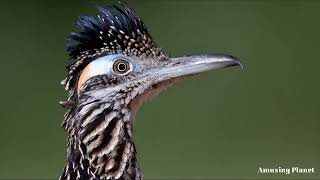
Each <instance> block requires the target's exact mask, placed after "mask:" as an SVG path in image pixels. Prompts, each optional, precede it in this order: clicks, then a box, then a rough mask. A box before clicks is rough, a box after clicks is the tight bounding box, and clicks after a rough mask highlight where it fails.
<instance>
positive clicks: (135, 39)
mask: <svg viewBox="0 0 320 180" xmlns="http://www.w3.org/2000/svg"><path fill="white" fill-rule="evenodd" d="M120 4H121V7H118V6H115V5H109V6H107V7H105V8H104V7H101V6H99V5H97V9H98V10H99V12H98V14H97V15H96V16H81V17H80V18H79V20H78V21H77V22H76V26H77V27H78V28H80V29H81V31H80V32H73V33H71V34H70V36H69V40H70V43H69V44H68V45H67V51H68V53H69V56H70V60H69V62H68V63H67V65H66V67H67V69H68V71H69V73H68V77H67V78H66V79H65V80H64V81H63V82H62V84H63V85H65V86H66V90H70V89H73V88H74V87H75V82H76V80H77V78H78V75H79V72H80V71H81V70H82V69H83V68H84V67H85V66H86V65H87V64H88V63H90V62H91V61H93V60H94V59H96V58H98V57H100V56H104V55H109V54H116V53H123V54H126V55H129V56H138V57H143V56H145V57H152V58H155V57H156V58H159V59H166V55H164V54H163V53H162V52H161V50H160V49H159V48H158V47H157V46H156V44H155V42H154V41H153V40H152V38H151V36H150V34H149V32H148V30H147V28H146V26H145V25H144V23H143V22H142V20H141V19H140V17H139V16H138V15H137V14H136V13H135V11H134V10H133V9H131V8H130V7H129V6H128V5H127V4H125V3H123V2H120Z"/></svg>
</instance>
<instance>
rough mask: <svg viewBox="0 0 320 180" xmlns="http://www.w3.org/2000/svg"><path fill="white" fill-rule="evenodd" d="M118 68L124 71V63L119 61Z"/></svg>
mask: <svg viewBox="0 0 320 180" xmlns="http://www.w3.org/2000/svg"><path fill="white" fill-rule="evenodd" d="M118 70H119V71H125V70H126V65H125V64H124V63H119V64H118Z"/></svg>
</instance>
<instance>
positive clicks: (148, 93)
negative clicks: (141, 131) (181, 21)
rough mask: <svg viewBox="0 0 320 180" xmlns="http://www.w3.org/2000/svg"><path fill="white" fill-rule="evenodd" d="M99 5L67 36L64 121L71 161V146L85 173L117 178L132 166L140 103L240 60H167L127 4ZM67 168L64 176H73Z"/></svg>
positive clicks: (212, 57)
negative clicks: (67, 56) (133, 132)
mask: <svg viewBox="0 0 320 180" xmlns="http://www.w3.org/2000/svg"><path fill="white" fill-rule="evenodd" d="M97 8H98V10H99V12H98V14H97V15H96V16H81V17H80V18H79V20H78V21H77V22H76V25H77V27H79V28H80V29H81V31H80V32H75V33H71V35H70V36H69V39H70V43H69V45H68V46H67V50H68V52H69V55H70V60H69V62H68V64H67V69H68V77H67V78H66V79H65V80H64V81H63V84H64V85H65V88H66V90H68V91H69V99H68V101H67V102H66V103H63V104H64V105H65V106H68V107H69V111H68V113H67V114H66V116H65V122H64V126H65V128H66V130H67V131H68V139H69V156H70V157H69V159H70V158H71V160H69V161H72V162H75V161H76V159H77V158H76V155H72V151H73V150H80V153H79V156H80V158H79V157H78V160H77V161H80V160H79V159H82V160H83V161H84V162H83V163H84V165H83V166H88V167H89V168H88V169H89V171H90V172H89V171H86V172H84V173H86V174H87V175H90V174H91V175H92V176H93V175H94V176H97V177H107V178H115V179H117V178H119V177H121V176H122V175H123V172H124V171H125V170H124V169H125V168H128V167H129V168H130V167H131V166H130V165H126V164H127V163H129V164H130V163H132V164H135V162H132V159H134V155H132V154H131V155H128V156H125V153H124V152H135V149H134V146H133V142H132V121H133V119H134V116H135V113H136V112H137V111H138V109H139V107H140V106H141V105H142V104H143V103H144V102H146V101H147V100H149V99H151V98H152V97H154V96H156V95H158V94H159V93H160V92H162V91H163V90H165V89H166V88H167V87H169V86H170V85H172V84H174V82H176V81H178V80H180V79H183V78H186V77H189V76H192V75H195V74H199V73H202V72H205V71H209V70H214V69H221V68H226V67H230V66H238V65H241V63H240V61H239V60H238V59H237V58H235V57H233V56H229V55H223V54H204V55H190V56H183V57H169V56H167V55H166V54H165V53H163V52H162V51H161V49H160V48H158V47H157V46H156V44H155V42H154V41H153V39H152V38H151V36H150V34H149V32H148V30H147V28H146V26H145V25H144V23H143V22H142V20H141V19H140V17H139V16H138V15H137V14H136V13H135V12H134V10H133V9H131V8H130V7H128V6H127V5H126V4H124V3H122V6H121V7H118V6H114V5H110V6H107V7H105V8H104V7H101V6H97ZM73 146H74V147H73ZM127 154H130V153H127ZM119 157H120V158H119ZM117 158H118V161H116V159H117ZM119 159H120V160H119ZM130 159H131V160H130ZM112 160H113V161H112ZM80 162H81V161H80ZM70 166H71V165H70ZM121 168H122V169H121ZM70 169H71V168H67V171H66V172H65V175H67V174H71V176H77V174H78V173H76V170H75V169H73V170H70ZM68 171H70V172H69V173H68ZM71 171H72V172H71ZM117 172H120V173H118V174H117ZM121 172H122V173H121ZM125 172H135V171H133V170H132V171H129V170H126V171H125ZM72 173H73V175H72ZM79 174H81V173H79ZM91 175H90V176H91Z"/></svg>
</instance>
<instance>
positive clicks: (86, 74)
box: [77, 64, 91, 94]
mask: <svg viewBox="0 0 320 180" xmlns="http://www.w3.org/2000/svg"><path fill="white" fill-rule="evenodd" d="M90 67H91V65H90V64H88V65H87V67H85V68H84V69H83V71H82V72H81V75H80V78H79V81H78V85H77V93H78V94H79V92H80V88H81V86H82V85H83V84H84V82H85V81H86V80H88V79H89V77H90V76H89V75H90V69H91V68H90Z"/></svg>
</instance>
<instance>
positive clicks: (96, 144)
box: [62, 104, 142, 180]
mask: <svg viewBox="0 0 320 180" xmlns="http://www.w3.org/2000/svg"><path fill="white" fill-rule="evenodd" d="M88 106H90V105H88ZM93 106H99V107H100V108H97V107H82V108H83V109H85V108H89V109H93V110H91V111H87V110H86V111H84V110H83V109H81V108H79V109H78V113H76V114H75V116H74V118H73V121H74V122H73V127H76V128H75V131H70V132H69V141H70V142H69V144H70V145H69V155H68V163H67V165H66V167H65V169H64V174H63V176H62V177H65V179H68V176H69V177H70V180H77V179H80V180H84V179H88V178H93V179H94V178H96V179H121V180H141V179H142V175H141V174H140V171H139V166H138V163H137V159H136V149H135V146H134V143H133V137H132V129H133V128H132V126H133V123H132V119H133V118H132V117H131V115H130V111H129V109H127V108H124V107H122V108H117V107H115V106H114V105H111V104H99V105H93ZM84 112H86V113H84ZM70 126H71V125H70ZM62 179H63V178H62Z"/></svg>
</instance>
